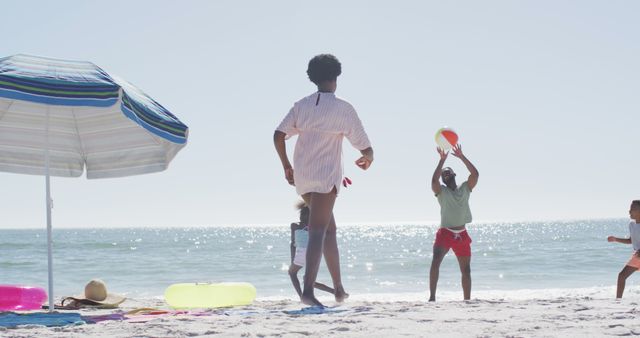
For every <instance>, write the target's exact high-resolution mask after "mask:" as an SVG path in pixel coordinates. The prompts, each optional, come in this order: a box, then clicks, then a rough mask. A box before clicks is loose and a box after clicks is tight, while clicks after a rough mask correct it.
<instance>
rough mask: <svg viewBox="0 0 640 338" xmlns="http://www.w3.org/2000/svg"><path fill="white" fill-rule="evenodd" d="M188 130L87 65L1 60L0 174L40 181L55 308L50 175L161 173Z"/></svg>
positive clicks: (34, 59) (127, 86)
mask: <svg viewBox="0 0 640 338" xmlns="http://www.w3.org/2000/svg"><path fill="white" fill-rule="evenodd" d="M187 137H188V128H187V126H186V125H184V124H183V123H182V122H180V120H178V118H177V117H175V116H174V115H172V114H171V113H170V112H169V111H168V110H166V109H165V108H164V107H162V106H161V105H160V104H159V103H157V102H156V101H154V100H153V99H151V98H150V97H149V96H147V95H146V94H144V93H143V92H142V91H140V90H139V89H137V88H136V87H134V86H133V85H131V84H130V83H128V82H126V81H124V80H122V79H120V78H118V77H115V76H112V75H109V74H107V73H106V72H105V71H104V70H102V69H101V68H99V67H98V66H96V65H94V64H93V63H91V62H83V61H68V60H58V59H50V58H44V57H37V56H29V55H14V56H9V57H5V58H1V59H0V171H4V172H11V173H19V174H32V175H44V176H45V191H46V214H47V254H48V255H47V256H48V280H49V281H48V284H49V285H48V286H49V309H50V311H52V310H53V266H52V240H51V227H52V224H51V223H52V222H51V208H52V204H51V202H52V200H51V193H50V184H49V181H50V179H49V177H50V176H59V177H79V176H82V174H83V172H84V171H85V170H86V175H87V178H88V179H93V178H112V177H122V176H130V175H139V174H146V173H153V172H158V171H162V170H165V169H167V167H168V165H169V162H171V160H172V159H173V158H174V157H175V156H176V154H177V153H178V151H180V149H182V148H183V147H184V146H185V145H186V143H187Z"/></svg>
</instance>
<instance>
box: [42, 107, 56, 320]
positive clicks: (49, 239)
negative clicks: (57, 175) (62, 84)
mask: <svg viewBox="0 0 640 338" xmlns="http://www.w3.org/2000/svg"><path fill="white" fill-rule="evenodd" d="M45 134H46V137H47V147H46V150H45V154H44V167H45V171H46V176H45V181H46V191H47V197H46V198H47V266H48V272H49V276H48V277H49V292H48V293H49V312H53V310H54V309H53V253H52V251H53V237H52V235H51V232H52V231H51V230H52V229H51V185H50V177H49V109H48V108H47V127H46V132H45Z"/></svg>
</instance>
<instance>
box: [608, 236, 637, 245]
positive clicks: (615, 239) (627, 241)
mask: <svg viewBox="0 0 640 338" xmlns="http://www.w3.org/2000/svg"><path fill="white" fill-rule="evenodd" d="M607 241H608V242H618V243H622V244H631V238H619V237H614V236H609V237H607Z"/></svg>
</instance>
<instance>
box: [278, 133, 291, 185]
mask: <svg viewBox="0 0 640 338" xmlns="http://www.w3.org/2000/svg"><path fill="white" fill-rule="evenodd" d="M285 136H287V134H285V133H283V132H281V131H279V130H276V131H275V133H273V144H274V145H275V147H276V152H277V153H278V157H280V162H281V163H282V168H283V169H284V178H285V179H286V180H287V182H289V184H291V185H295V183H294V181H293V167H292V166H291V162H289V157H288V156H287V145H286V144H285V143H284V141H285Z"/></svg>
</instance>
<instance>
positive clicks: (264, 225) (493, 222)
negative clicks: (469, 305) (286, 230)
mask: <svg viewBox="0 0 640 338" xmlns="http://www.w3.org/2000/svg"><path fill="white" fill-rule="evenodd" d="M623 219H627V218H626V217H594V218H549V219H537V220H522V219H502V220H478V221H474V222H472V223H469V224H467V226H468V227H474V226H487V225H499V224H531V223H572V222H595V221H620V220H623ZM290 223H291V220H289V221H283V222H281V223H216V224H208V225H202V224H199V225H158V226H155V225H104V226H96V225H93V226H75V225H71V226H69V225H61V226H55V225H54V226H53V229H54V230H56V229H59V230H63V229H64V230H80V229H82V230H102V229H190V228H194V229H202V228H243V227H244V228H278V227H282V226H288V225H289V224H290ZM438 223H439V222H438V221H434V220H428V221H389V222H384V221H375V222H374V221H366V222H340V223H338V227H374V226H425V227H435V226H438ZM41 229H46V226H44V225H39V226H31V225H30V226H24V227H13V226H8V227H1V226H0V231H2V230H41Z"/></svg>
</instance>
